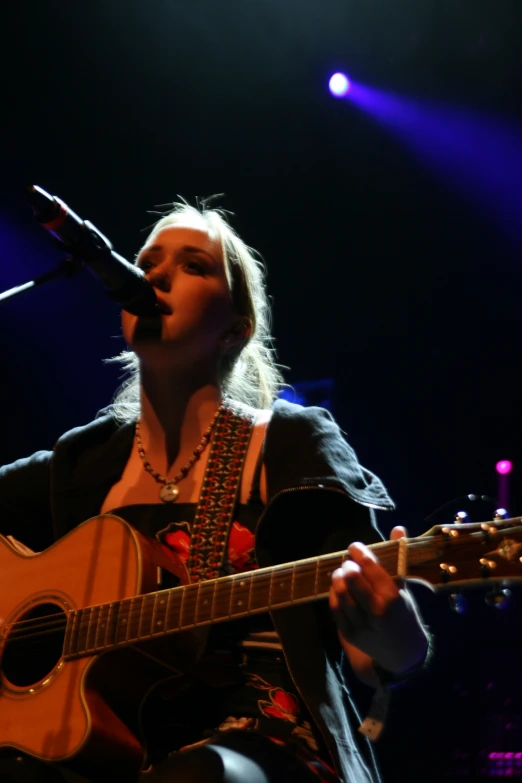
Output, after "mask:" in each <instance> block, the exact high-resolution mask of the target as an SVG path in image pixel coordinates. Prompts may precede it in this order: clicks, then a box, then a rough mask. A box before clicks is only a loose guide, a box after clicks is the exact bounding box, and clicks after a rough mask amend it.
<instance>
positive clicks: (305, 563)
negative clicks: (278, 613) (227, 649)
mask: <svg viewBox="0 0 522 783" xmlns="http://www.w3.org/2000/svg"><path fill="white" fill-rule="evenodd" d="M521 522H522V520H521V518H519V517H517V518H515V519H510V520H504V521H495V522H492V523H491V522H490V523H474V524H473V523H472V524H466V525H448V526H444V527H442V526H436V527H434V528H432V529H431V530H429V531H428V532H427V533H425V534H424V535H422V536H419V537H418V538H409V539H405V538H403V539H400V540H399V541H387V542H380V543H378V544H372V545H371V546H370V549H371V550H373V551H374V552H375V554H376V555H377V557H378V559H379V563H380V564H381V566H382V567H383V568H384V570H385V571H386V572H387V573H388V574H389V575H390V576H392V577H394V578H395V577H401V578H406V577H408V578H416V579H421V580H422V581H424V582H426V583H427V584H429V585H431V586H433V587H437V586H443V587H444V586H446V587H449V586H451V585H453V584H455V585H458V584H465V583H467V584H475V585H476V584H480V583H483V582H484V580H486V579H489V578H490V577H496V578H497V579H498V578H500V577H509V578H511V579H521V578H522V577H521V571H520V562H522V558H520V560H519V554H517V553H518V552H519V550H520V549H521V548H522V544H520V543H516V542H517V541H519V540H520V538H522V527H521V526H520V523H521ZM347 559H349V555H348V552H347V551H346V550H343V551H341V552H334V553H332V554H327V555H322V556H321V557H314V558H308V559H306V560H297V561H296V562H294V563H284V564H283V565H278V566H273V567H270V568H260V569H257V570H255V571H249V572H247V573H241V574H235V575H233V576H226V577H221V578H219V579H210V580H208V581H204V582H197V583H195V584H189V585H184V586H181V587H175V588H172V589H170V590H161V591H158V592H154V593H146V594H144V595H137V596H135V597H133V598H127V599H124V600H122V601H114V602H113V603H110V604H100V605H98V606H90V607H86V608H84V609H77V610H72V611H70V612H69V613H68V614H67V627H66V635H65V644H64V657H65V658H78V657H82V656H86V655H95V654H97V653H102V652H105V651H107V650H110V649H114V648H115V647H122V646H125V645H132V644H136V643H137V642H140V641H144V640H146V639H151V638H158V637H161V636H165V635H167V634H175V633H179V632H180V631H187V630H190V629H193V628H199V627H202V626H209V625H212V624H213V623H223V622H227V621H228V620H234V619H236V618H239V617H245V616H247V615H251V614H261V613H263V612H269V611H271V610H273V609H282V608H284V607H288V606H294V605H296V604H299V603H304V602H307V601H313V600H317V599H319V598H324V597H325V596H327V595H328V592H329V589H330V583H331V577H332V572H333V571H335V569H336V568H339V567H340V566H341V565H342V563H343V562H344V561H345V560H347Z"/></svg>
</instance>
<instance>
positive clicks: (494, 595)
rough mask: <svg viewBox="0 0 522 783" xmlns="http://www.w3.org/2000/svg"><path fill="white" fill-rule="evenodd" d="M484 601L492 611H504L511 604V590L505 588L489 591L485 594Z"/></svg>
mask: <svg viewBox="0 0 522 783" xmlns="http://www.w3.org/2000/svg"><path fill="white" fill-rule="evenodd" d="M485 601H486V603H487V605H488V606H492V607H493V608H494V609H506V608H507V607H508V606H509V604H510V602H511V590H508V589H507V588H506V587H504V588H496V589H494V590H490V591H489V592H488V593H486V598H485Z"/></svg>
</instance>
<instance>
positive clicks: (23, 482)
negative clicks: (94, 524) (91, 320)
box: [0, 400, 393, 783]
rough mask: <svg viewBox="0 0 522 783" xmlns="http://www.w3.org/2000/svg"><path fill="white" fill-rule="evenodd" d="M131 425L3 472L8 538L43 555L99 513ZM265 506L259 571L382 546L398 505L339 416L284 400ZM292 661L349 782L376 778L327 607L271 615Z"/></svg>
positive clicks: (267, 451) (1, 528)
mask: <svg viewBox="0 0 522 783" xmlns="http://www.w3.org/2000/svg"><path fill="white" fill-rule="evenodd" d="M133 432H134V428H133V425H131V424H126V425H123V426H118V425H117V424H116V423H115V421H114V419H113V418H112V416H111V415H110V408H109V409H104V410H103V411H101V412H100V413H99V414H98V416H97V417H96V419H95V420H94V421H93V422H91V423H90V424H88V425H86V426H84V427H78V428H76V429H74V430H71V431H69V432H67V433H65V435H63V436H62V437H61V438H60V439H59V440H58V442H57V444H56V446H55V448H54V451H53V452H49V451H39V452H37V453H36V454H34V455H33V456H31V457H29V458H27V459H22V460H18V461H17V462H14V463H12V464H11V465H7V466H4V467H3V468H1V469H0V519H1V522H0V532H2V533H3V534H5V535H7V534H11V535H13V536H15V537H16V538H17V539H19V540H20V541H22V542H23V543H24V544H26V545H27V546H29V547H31V548H32V549H34V550H35V551H41V550H42V549H45V548H46V547H47V546H49V545H50V544H51V543H52V542H53V541H55V540H57V539H58V538H61V537H62V536H63V535H65V534H66V533H67V532H69V531H70V530H72V529H73V528H74V527H76V526H77V525H78V524H80V523H81V522H83V521H84V520H85V519H88V518H89V517H91V516H96V515H97V514H98V513H99V511H100V508H101V505H102V502H103V500H104V498H105V497H106V495H107V493H108V491H109V489H110V488H111V487H112V485H113V484H114V483H115V482H116V481H118V480H119V478H120V477H121V474H122V472H123V469H124V467H125V464H126V462H127V460H128V457H129V455H130V452H131V448H132V443H133ZM264 462H265V466H266V475H267V489H268V499H269V502H268V505H267V507H266V508H265V511H264V512H263V514H262V516H261V518H260V521H259V523H258V528H257V536H256V551H257V557H258V562H259V564H260V565H261V566H264V565H273V564H277V563H284V562H288V561H293V560H298V559H301V558H304V557H311V556H314V555H320V554H324V553H326V552H333V551H338V550H341V549H344V548H345V547H346V546H347V545H348V544H349V543H351V542H352V541H356V540H359V541H364V542H365V543H374V542H376V541H379V540H381V538H382V537H381V535H380V533H379V532H378V529H377V527H376V525H375V520H374V513H373V510H374V509H382V510H389V509H392V508H393V504H392V501H391V500H390V498H389V497H388V494H387V492H386V490H385V489H384V487H383V485H382V483H381V482H380V480H379V479H378V478H377V477H376V476H374V475H373V474H372V473H370V471H368V470H366V469H365V468H362V467H361V466H360V465H359V463H358V462H357V458H356V456H355V454H354V452H353V450H352V449H351V448H350V446H349V445H348V444H347V443H346V441H345V440H344V438H343V437H342V435H341V433H340V430H339V428H338V426H337V424H336V423H335V422H334V421H333V419H332V417H331V416H330V414H329V413H328V412H327V411H325V410H323V409H321V408H302V407H301V406H298V405H293V404H290V403H287V402H284V401H281V400H279V401H277V402H276V403H275V404H274V407H273V416H272V419H271V421H270V424H269V426H268V429H267V434H266V439H265V445H264ZM273 621H274V624H275V626H276V628H277V630H278V632H279V635H280V638H281V641H282V644H283V648H284V651H285V656H286V659H287V664H288V667H289V670H290V673H291V675H292V678H293V680H294V682H295V685H296V687H297V689H298V691H299V692H300V694H301V697H302V698H303V700H304V701H305V703H306V705H307V707H308V709H309V711H310V713H311V715H312V717H313V719H314V720H315V722H316V723H317V726H318V727H319V729H320V731H321V734H322V736H323V739H324V741H325V744H326V746H327V748H328V750H329V752H330V754H331V756H332V759H333V761H334V764H335V766H336V768H337V771H338V773H339V775H340V776H341V777H342V779H343V780H344V781H346V783H356V782H357V783H362V781H365V782H369V781H375V780H376V779H378V774H377V771H376V770H375V768H374V764H373V758H372V754H371V751H370V749H369V747H368V746H367V744H366V740H363V739H362V737H361V736H360V735H358V734H356V733H355V732H354V728H355V727H354V722H356V721H358V719H359V718H358V716H357V714H356V712H355V710H354V707H353V704H352V701H351V699H350V692H349V686H348V683H347V681H346V675H345V670H346V667H343V666H342V654H341V649H340V645H339V642H338V640H337V636H336V632H335V628H334V624H333V622H332V619H331V616H330V613H329V610H328V607H327V605H326V602H324V601H320V602H313V603H310V604H301V605H299V606H296V607H292V608H289V609H280V610H278V611H276V612H273Z"/></svg>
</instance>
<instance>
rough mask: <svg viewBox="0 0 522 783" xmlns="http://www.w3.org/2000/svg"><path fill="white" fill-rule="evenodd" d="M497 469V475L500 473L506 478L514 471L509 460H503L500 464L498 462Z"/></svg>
mask: <svg viewBox="0 0 522 783" xmlns="http://www.w3.org/2000/svg"><path fill="white" fill-rule="evenodd" d="M496 468H497V473H500V475H501V476H505V475H507V474H508V473H511V471H512V470H513V463H512V462H510V461H509V460H508V459H501V460H500V462H497V464H496Z"/></svg>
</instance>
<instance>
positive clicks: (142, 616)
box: [0, 541, 428, 640]
mask: <svg viewBox="0 0 522 783" xmlns="http://www.w3.org/2000/svg"><path fill="white" fill-rule="evenodd" d="M419 543H420V544H421V546H423V548H426V544H427V543H428V542H427V541H425V542H419ZM343 554H344V553H343ZM335 555H337V553H334V554H333V555H332V556H331V559H333V560H336V561H337V560H338V559H339V558H338V557H335ZM381 562H382V564H383V565H385V562H384V559H382V560H381ZM331 565H332V563H331V562H330V558H328V560H326V561H325V560H322V561H319V570H320V571H321V572H323V573H322V574H321V575H322V576H323V577H324V571H325V570H326V572H328V568H329V567H330V566H331ZM285 570H286V572H287V573H288V572H291V573H292V575H293V576H294V566H293V565H291V564H289V565H285V566H284V567H283V566H281V567H279V568H278V569H277V570H276V571H274V572H272V573H277V574H278V575H283V574H284V572H285ZM316 571H317V561H316V564H315V565H314V564H313V563H312V564H311V565H310V566H308V567H307V568H306V569H301V570H300V571H299V573H298V574H297V577H298V578H299V577H301V576H308V575H311V574H312V573H316ZM253 573H255V572H253ZM245 576H246V577H247V578H248V576H249V572H246V573H244V574H238V575H236V576H235V578H234V580H233V581H231V582H228V584H230V586H231V590H230V594H229V595H225V596H221V597H220V596H218V597H217V601H218V605H219V600H221V601H222V602H223V599H224V598H226V599H227V601H226V603H227V605H228V606H230V598H231V596H232V590H233V587H234V582H237V581H244V579H245ZM271 579H272V575H271V574H266V575H263V576H262V577H257V579H256V580H255V582H257V587H266V586H267V583H270V581H271ZM294 581H295V576H294ZM255 582H253V583H251V584H254V586H256V585H255ZM201 584H203V583H201ZM214 584H215V583H214ZM190 587H192V590H188V598H186V600H185V601H184V602H183V604H184V605H183V612H185V611H186V610H189V609H194V608H195V607H196V606H197V601H198V598H199V589H198V588H196V587H195V585H192V586H191V585H185V586H182V587H180V588H173V589H174V590H179V591H180V594H181V592H182V591H184V590H185V589H186V588H190ZM192 593H193V595H192ZM151 595H155V594H154V593H148V594H147V593H145V594H142V595H141V596H134V597H132V598H127V599H122V600H121V601H120V602H119V603H120V606H124V605H126V604H128V605H130V606H131V609H130V611H129V612H128V613H127V614H126V615H125V618H126V619H127V621H129V622H132V621H133V620H136V619H137V618H139V621H140V624H143V623H144V622H145V621H147V620H149V619H150V620H151V619H152V617H153V615H154V612H155V611H157V608H156V607H153V608H152V613H150V612H148V611H147V612H145V613H143V601H141V602H140V603H141V604H142V605H141V606H137V607H136V608H135V609H133V608H132V602H133V601H134V602H136V598H141V599H145V598H146V597H147V596H151ZM312 595H313V594H312ZM310 597H311V596H310ZM153 600H154V601H155V599H153ZM272 603H273V602H272ZM103 606H110V604H100V605H97V606H94V607H84V608H83V609H77V610H71V611H69V612H67V613H63V612H61V613H56V614H52V615H46V616H43V617H40V618H34V619H33V620H22V621H18V622H17V623H13V624H12V625H11V626H10V627H11V631H12V633H11V634H10V636H12V637H13V638H15V639H17V640H19V639H22V638H29V637H31V636H36V635H41V634H42V633H45V632H55V631H58V630H62V629H63V628H64V627H66V626H67V622H68V618H69V619H72V618H73V615H74V613H75V612H78V613H80V612H81V613H82V616H81V619H80V621H79V625H78V627H77V628H76V629H75V633H76V634H78V633H80V632H82V631H84V630H85V626H87V633H88V632H89V628H90V625H91V622H92V615H93V613H94V610H98V616H97V618H96V620H95V625H97V623H98V621H99V619H100V611H99V610H100V609H101V607H103ZM180 608H181V606H180ZM269 609H270V605H268V606H266V607H263V608H262V609H258V611H268V610H269ZM88 610H90V611H89V614H88V615H85V616H83V613H84V612H87V611H88ZM232 614H233V613H232V612H228V613H227V612H225V613H224V615H225V616H227V615H230V616H231V615H232ZM215 619H216V620H217V619H218V618H215ZM105 620H106V621H108V620H109V618H108V617H107V618H105ZM213 621H214V618H212V620H210V621H206V620H204V621H200V623H199V624H201V623H202V622H205V623H207V622H213ZM196 624H198V622H197V620H196V623H193V624H191V625H196ZM20 626H24V627H23V628H20ZM6 627H9V625H8V624H7V625H4V626H3V628H6ZM179 627H182V626H179ZM187 627H188V626H187ZM42 628H43V629H46V630H45V631H39V632H37V633H25V632H26V631H35V630H36V629H42ZM1 629H2V627H0V630H1ZM47 629H52V631H48V630H47ZM172 630H174V629H172ZM13 631H14V632H13ZM17 631H20V632H21V633H17ZM157 633H161V632H157ZM149 635H150V634H148V635H147V636H149ZM144 638H146V637H145V635H144Z"/></svg>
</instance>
